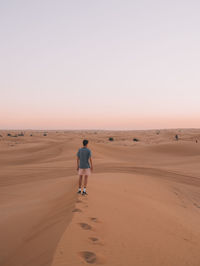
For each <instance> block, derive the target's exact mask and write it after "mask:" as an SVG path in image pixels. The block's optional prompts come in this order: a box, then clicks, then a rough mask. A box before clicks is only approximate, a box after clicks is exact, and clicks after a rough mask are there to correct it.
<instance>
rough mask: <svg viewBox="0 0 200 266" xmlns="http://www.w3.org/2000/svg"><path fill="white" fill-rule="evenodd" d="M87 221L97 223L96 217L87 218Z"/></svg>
mask: <svg viewBox="0 0 200 266" xmlns="http://www.w3.org/2000/svg"><path fill="white" fill-rule="evenodd" d="M89 219H90V220H91V221H92V222H94V223H99V220H98V218H96V217H89Z"/></svg>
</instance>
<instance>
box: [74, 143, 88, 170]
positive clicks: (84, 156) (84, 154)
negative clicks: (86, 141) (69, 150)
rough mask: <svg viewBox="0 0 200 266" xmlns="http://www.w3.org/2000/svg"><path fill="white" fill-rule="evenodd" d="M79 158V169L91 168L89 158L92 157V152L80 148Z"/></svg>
mask: <svg viewBox="0 0 200 266" xmlns="http://www.w3.org/2000/svg"><path fill="white" fill-rule="evenodd" d="M77 156H78V158H79V159H80V162H79V168H81V169H86V168H90V164H89V161H88V160H89V158H90V157H91V156H92V153H91V150H89V149H88V148H86V147H83V148H80V149H79V150H78V152H77Z"/></svg>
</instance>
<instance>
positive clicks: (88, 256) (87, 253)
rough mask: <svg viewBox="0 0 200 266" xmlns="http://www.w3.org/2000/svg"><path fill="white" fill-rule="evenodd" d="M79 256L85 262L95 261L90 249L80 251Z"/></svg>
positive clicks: (95, 258) (95, 257)
mask: <svg viewBox="0 0 200 266" xmlns="http://www.w3.org/2000/svg"><path fill="white" fill-rule="evenodd" d="M80 256H81V257H82V258H83V259H84V260H85V261H86V262H87V263H91V264H93V263H95V262H97V256H96V254H95V253H94V252H91V251H82V252H80Z"/></svg>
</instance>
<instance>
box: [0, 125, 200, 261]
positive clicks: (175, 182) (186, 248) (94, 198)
mask: <svg viewBox="0 0 200 266" xmlns="http://www.w3.org/2000/svg"><path fill="white" fill-rule="evenodd" d="M22 133H23V134H24V136H23V135H21V136H19V134H21V131H12V130H10V131H9V130H2V131H0V135H1V137H0V166H1V172H0V214H1V215H0V235H1V244H0V265H2V266H44V265H46V266H50V265H52V266H61V265H62V266H63V265H69V266H79V265H87V264H94V265H95V264H97V265H98V264H100V265H101V264H102V265H105V266H133V265H137V266H161V265H162V266H186V265H189V266H199V265H200V253H199V250H200V227H199V224H200V163H199V162H200V129H199V130H198V129H172V130H149V131H148V130H147V131H99V130H92V131H77V130H76V131H30V130H29V131H25V132H22ZM8 134H9V135H8ZM176 135H178V140H177V139H176V138H175V136H176ZM83 138H87V139H88V140H89V147H90V148H91V150H92V155H93V160H94V172H93V174H92V176H90V178H89V185H88V194H89V195H88V196H86V197H84V196H78V195H77V194H76V190H77V182H78V176H77V172H76V162H75V159H76V152H77V150H78V148H79V147H80V146H81V145H82V140H83ZM109 138H113V140H112V141H110V140H109ZM134 138H135V139H137V140H138V141H134Z"/></svg>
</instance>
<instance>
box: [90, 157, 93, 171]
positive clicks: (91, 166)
mask: <svg viewBox="0 0 200 266" xmlns="http://www.w3.org/2000/svg"><path fill="white" fill-rule="evenodd" d="M90 168H91V170H93V164H92V157H90Z"/></svg>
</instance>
